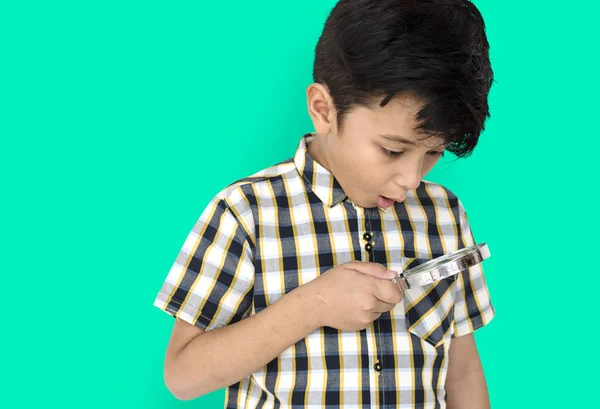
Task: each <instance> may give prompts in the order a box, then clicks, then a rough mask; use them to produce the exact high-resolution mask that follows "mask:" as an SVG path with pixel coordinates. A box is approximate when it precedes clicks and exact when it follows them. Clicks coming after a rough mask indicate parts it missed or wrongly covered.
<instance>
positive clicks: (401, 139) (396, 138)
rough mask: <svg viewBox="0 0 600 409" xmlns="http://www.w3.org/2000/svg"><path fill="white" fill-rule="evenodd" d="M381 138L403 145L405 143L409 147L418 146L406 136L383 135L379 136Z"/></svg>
mask: <svg viewBox="0 0 600 409" xmlns="http://www.w3.org/2000/svg"><path fill="white" fill-rule="evenodd" d="M379 136H381V137H382V138H384V139H387V140H389V141H394V142H402V143H405V144H407V145H413V146H415V145H416V142H415V141H413V140H411V139H408V138H406V137H404V136H400V135H389V134H383V135H379Z"/></svg>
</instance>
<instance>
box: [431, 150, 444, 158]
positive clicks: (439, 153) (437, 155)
mask: <svg viewBox="0 0 600 409" xmlns="http://www.w3.org/2000/svg"><path fill="white" fill-rule="evenodd" d="M427 154H428V155H430V156H433V157H440V158H441V157H442V156H444V151H432V152H427Z"/></svg>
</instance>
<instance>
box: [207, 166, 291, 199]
mask: <svg viewBox="0 0 600 409" xmlns="http://www.w3.org/2000/svg"><path fill="white" fill-rule="evenodd" d="M294 178H298V172H297V170H296V166H295V164H294V161H293V159H286V160H285V161H283V162H280V163H278V164H276V165H273V166H270V167H268V168H265V169H262V170H260V171H258V172H256V173H254V174H252V175H250V176H247V177H244V178H242V179H238V180H236V181H234V182H233V183H231V184H229V185H228V186H227V187H225V188H224V189H222V190H221V191H220V192H219V193H218V194H217V195H216V196H215V199H217V200H222V201H224V202H226V203H227V204H228V205H230V206H235V205H236V204H238V203H239V201H240V200H241V199H242V198H243V199H246V200H248V199H251V197H256V196H265V195H269V196H272V194H270V190H269V189H267V188H269V185H272V184H273V183H274V182H276V181H280V180H282V179H286V180H287V181H288V182H290V181H293V180H294ZM265 189H267V190H265Z"/></svg>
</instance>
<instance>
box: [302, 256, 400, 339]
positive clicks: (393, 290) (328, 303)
mask: <svg viewBox="0 0 600 409" xmlns="http://www.w3.org/2000/svg"><path fill="white" fill-rule="evenodd" d="M397 274H398V273H397V272H395V271H390V270H388V269H387V268H385V267H384V266H383V265H381V264H377V263H366V262H361V261H351V262H349V263H345V264H341V265H339V266H337V267H335V268H332V269H331V270H329V271H327V272H326V273H324V274H322V275H321V276H319V277H318V278H317V279H315V280H313V281H311V282H310V283H308V284H306V285H303V286H301V287H300V288H298V290H302V291H306V292H307V293H308V294H310V295H312V296H313V297H311V298H312V299H314V300H315V301H316V302H315V305H313V307H315V308H314V309H315V311H316V313H317V317H318V320H319V324H320V325H319V327H323V326H328V327H333V328H336V329H339V330H344V331H358V330H361V329H364V328H366V327H367V326H369V325H370V324H371V323H372V322H373V321H375V320H376V319H377V318H379V316H380V315H381V314H382V313H384V312H386V311H389V310H391V309H393V308H394V306H395V305H396V304H397V303H399V302H400V301H402V296H403V294H404V293H403V291H402V290H401V286H398V285H396V284H394V283H392V281H391V279H392V278H394V277H396V275H397Z"/></svg>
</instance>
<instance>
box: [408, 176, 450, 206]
mask: <svg viewBox="0 0 600 409" xmlns="http://www.w3.org/2000/svg"><path fill="white" fill-rule="evenodd" d="M407 199H409V200H414V201H418V202H421V203H423V202H425V203H430V202H433V204H434V205H435V206H436V207H451V208H458V207H459V206H460V199H459V198H458V197H457V196H456V194H454V192H452V191H451V190H450V189H448V188H447V187H445V186H443V185H441V184H439V183H435V182H430V181H427V180H423V181H422V182H421V184H420V185H419V187H418V188H417V189H415V190H412V191H410V193H409V194H408V195H407Z"/></svg>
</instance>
